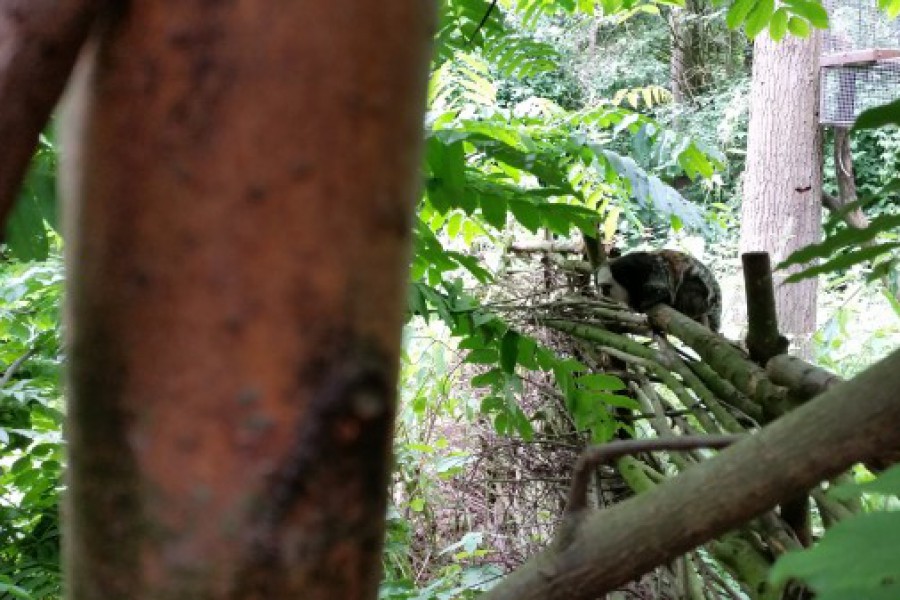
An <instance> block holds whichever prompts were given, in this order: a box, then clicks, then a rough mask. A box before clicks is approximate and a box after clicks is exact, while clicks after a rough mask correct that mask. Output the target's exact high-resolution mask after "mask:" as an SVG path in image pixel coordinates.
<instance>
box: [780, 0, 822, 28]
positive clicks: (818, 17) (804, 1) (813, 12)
mask: <svg viewBox="0 0 900 600" xmlns="http://www.w3.org/2000/svg"><path fill="white" fill-rule="evenodd" d="M784 4H785V6H788V7H789V8H790V9H791V12H793V13H794V14H795V15H799V16H801V17H803V18H804V19H806V20H807V21H809V22H810V23H811V24H812V26H813V27H815V28H816V29H828V11H826V10H825V8H824V7H823V6H822V4H820V3H819V2H810V0H784Z"/></svg>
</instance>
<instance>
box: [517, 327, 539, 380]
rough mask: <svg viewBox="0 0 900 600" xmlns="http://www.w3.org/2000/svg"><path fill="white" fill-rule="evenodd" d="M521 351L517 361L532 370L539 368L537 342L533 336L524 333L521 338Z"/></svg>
mask: <svg viewBox="0 0 900 600" xmlns="http://www.w3.org/2000/svg"><path fill="white" fill-rule="evenodd" d="M518 346H519V353H518V356H517V357H516V362H518V363H519V364H520V365H522V366H523V367H525V368H526V369H530V370H532V371H534V370H537V369H538V368H539V365H538V360H537V342H536V341H534V339H533V338H530V337H528V336H527V335H523V336H521V337H520V338H519V345H518Z"/></svg>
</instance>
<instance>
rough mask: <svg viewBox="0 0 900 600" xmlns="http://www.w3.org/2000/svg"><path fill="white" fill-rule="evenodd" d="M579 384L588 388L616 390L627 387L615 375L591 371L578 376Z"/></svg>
mask: <svg viewBox="0 0 900 600" xmlns="http://www.w3.org/2000/svg"><path fill="white" fill-rule="evenodd" d="M577 381H578V385H579V386H580V387H582V388H584V389H587V390H593V391H598V390H604V391H616V390H623V389H625V384H624V383H623V382H622V380H621V379H619V378H618V377H616V376H615V375H606V374H604V373H591V374H589V375H582V376H581V377H579V378H578V380H577Z"/></svg>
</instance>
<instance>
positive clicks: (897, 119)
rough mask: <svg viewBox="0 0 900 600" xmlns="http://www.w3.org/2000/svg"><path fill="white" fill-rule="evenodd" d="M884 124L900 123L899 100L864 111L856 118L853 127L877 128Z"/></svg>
mask: <svg viewBox="0 0 900 600" xmlns="http://www.w3.org/2000/svg"><path fill="white" fill-rule="evenodd" d="M886 125H900V100H894V101H893V102H891V103H889V104H884V105H882V106H876V107H875V108H870V109H869V110H867V111H864V112H863V113H862V114H861V115H859V117H858V118H857V119H856V122H855V123H854V124H853V129H877V128H878V127H884V126H886Z"/></svg>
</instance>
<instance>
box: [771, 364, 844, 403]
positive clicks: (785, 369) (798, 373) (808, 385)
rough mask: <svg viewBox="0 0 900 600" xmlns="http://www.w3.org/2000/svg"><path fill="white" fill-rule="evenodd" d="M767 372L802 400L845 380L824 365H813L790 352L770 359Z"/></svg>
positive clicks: (776, 381) (774, 380)
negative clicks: (827, 369)
mask: <svg viewBox="0 0 900 600" xmlns="http://www.w3.org/2000/svg"><path fill="white" fill-rule="evenodd" d="M766 373H768V374H769V377H770V378H771V379H772V381H773V382H775V383H777V384H778V385H783V386H784V387H786V388H788V389H790V390H791V393H792V394H794V395H795V396H796V397H798V398H800V399H802V400H809V399H810V398H812V397H814V396H818V395H819V394H821V393H822V392H824V391H825V390H827V389H828V388H830V387H833V386H835V385H837V384H839V383H841V382H842V381H843V379H841V378H840V377H838V376H837V375H835V374H834V373H831V372H829V371H826V370H825V369H823V368H822V367H817V366H816V365H811V364H809V363H808V362H806V361H804V360H802V359H799V358H795V357H793V356H790V355H788V354H783V355H781V356H776V357H775V358H773V359H772V360H770V361H769V362H768V363H767V364H766Z"/></svg>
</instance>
